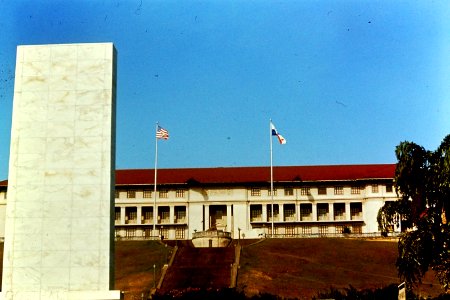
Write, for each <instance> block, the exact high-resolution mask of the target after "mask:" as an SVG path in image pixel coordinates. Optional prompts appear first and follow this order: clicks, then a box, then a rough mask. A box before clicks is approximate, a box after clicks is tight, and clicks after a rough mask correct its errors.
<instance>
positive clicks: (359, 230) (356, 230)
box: [352, 225, 362, 234]
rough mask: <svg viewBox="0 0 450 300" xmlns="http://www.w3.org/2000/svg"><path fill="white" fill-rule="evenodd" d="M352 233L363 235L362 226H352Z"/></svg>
mask: <svg viewBox="0 0 450 300" xmlns="http://www.w3.org/2000/svg"><path fill="white" fill-rule="evenodd" d="M352 233H359V234H361V233H362V226H361V225H353V226H352Z"/></svg>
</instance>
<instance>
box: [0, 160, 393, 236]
mask: <svg viewBox="0 0 450 300" xmlns="http://www.w3.org/2000/svg"><path fill="white" fill-rule="evenodd" d="M273 172H274V193H273V194H274V195H273V201H272V195H271V193H270V191H271V189H270V168H269V167H224V168H190V169H159V170H158V177H157V178H158V179H157V194H156V197H155V194H154V185H153V183H154V170H153V169H138V170H117V171H116V184H115V186H116V189H115V212H114V218H115V234H116V238H119V239H145V238H154V237H155V236H159V237H163V238H165V239H192V236H193V235H194V233H196V232H201V231H208V230H223V231H225V232H230V233H231V236H232V237H233V238H236V239H237V238H239V237H240V238H259V237H262V236H267V235H269V236H272V227H273V236H276V237H295V236H316V235H324V236H334V235H338V236H339V235H342V234H343V233H354V234H363V235H370V234H380V232H379V229H378V224H377V220H376V219H377V213H378V210H379V209H380V208H381V207H382V206H383V204H384V203H385V202H386V201H395V200H397V199H398V196H397V194H396V192H395V189H394V187H393V178H394V173H395V164H372V165H328V166H286V167H274V168H273ZM6 188H7V181H2V182H0V219H1V220H4V207H5V205H6V199H7V196H6ZM154 202H156V208H157V209H156V214H154V211H155V210H154ZM272 205H273V212H274V213H273V218H272V217H271V216H272V214H271V211H272ZM86 209H89V208H86ZM154 215H156V219H154ZM2 226H3V225H2ZM154 227H155V230H156V231H153V228H154ZM393 230H394V231H399V230H400V228H397V227H396V228H393ZM3 233H4V229H3V227H2V228H1V229H0V237H1V236H2V234H3ZM3 236H4V235H3Z"/></svg>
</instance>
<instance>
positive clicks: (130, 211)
mask: <svg viewBox="0 0 450 300" xmlns="http://www.w3.org/2000/svg"><path fill="white" fill-rule="evenodd" d="M125 223H126V224H136V223H137V207H125Z"/></svg>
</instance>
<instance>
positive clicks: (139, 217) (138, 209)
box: [136, 206, 142, 225]
mask: <svg viewBox="0 0 450 300" xmlns="http://www.w3.org/2000/svg"><path fill="white" fill-rule="evenodd" d="M136 218H137V220H136V224H138V225H140V224H142V206H138V207H136Z"/></svg>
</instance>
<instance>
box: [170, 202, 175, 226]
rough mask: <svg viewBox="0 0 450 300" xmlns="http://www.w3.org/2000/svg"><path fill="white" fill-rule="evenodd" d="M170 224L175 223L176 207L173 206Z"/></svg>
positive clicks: (171, 207)
mask: <svg viewBox="0 0 450 300" xmlns="http://www.w3.org/2000/svg"><path fill="white" fill-rule="evenodd" d="M169 223H170V224H174V223H175V206H173V205H171V206H169Z"/></svg>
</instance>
